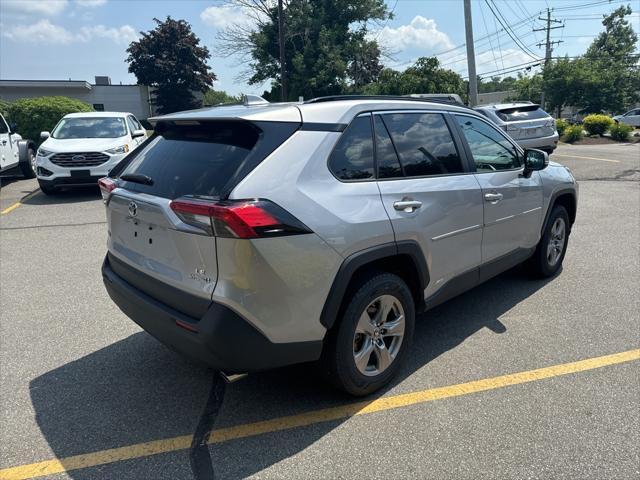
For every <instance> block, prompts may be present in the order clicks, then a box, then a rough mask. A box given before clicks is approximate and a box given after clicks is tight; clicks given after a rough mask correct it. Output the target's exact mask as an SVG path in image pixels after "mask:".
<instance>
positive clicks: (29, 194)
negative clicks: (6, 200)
mask: <svg viewBox="0 0 640 480" xmlns="http://www.w3.org/2000/svg"><path fill="white" fill-rule="evenodd" d="M39 191H40V189H39V188H38V189H36V190H34V191H33V192H31V193H28V194H26V195H25V196H24V197H22V198H21V199H20V200H18V201H17V202H16V203H14V204H13V205H10V206H8V207H7V208H5V209H4V210H2V211H1V212H0V215H6V214H7V213H10V212H13V211H14V210H15V209H16V208H18V207H19V206H20V205H22V202H26V201H27V200H29V199H30V198H31V197H33V196H34V195H35V194H36V193H38V192H39Z"/></svg>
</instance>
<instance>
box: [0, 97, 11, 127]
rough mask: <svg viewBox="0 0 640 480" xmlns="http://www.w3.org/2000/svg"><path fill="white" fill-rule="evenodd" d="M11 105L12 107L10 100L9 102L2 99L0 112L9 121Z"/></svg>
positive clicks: (0, 100)
mask: <svg viewBox="0 0 640 480" xmlns="http://www.w3.org/2000/svg"><path fill="white" fill-rule="evenodd" d="M10 107H11V104H10V103H9V102H7V101H6V100H2V99H0V113H1V114H2V116H3V117H4V118H5V119H6V120H7V122H9V108H10Z"/></svg>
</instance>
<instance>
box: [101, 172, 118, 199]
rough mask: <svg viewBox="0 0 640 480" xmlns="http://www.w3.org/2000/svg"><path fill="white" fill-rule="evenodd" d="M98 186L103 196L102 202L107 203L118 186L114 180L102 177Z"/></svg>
mask: <svg viewBox="0 0 640 480" xmlns="http://www.w3.org/2000/svg"><path fill="white" fill-rule="evenodd" d="M98 186H99V187H100V193H101V194H102V200H104V201H105V202H106V201H107V199H108V198H109V195H110V194H111V192H112V191H113V190H115V188H116V187H117V186H118V184H117V183H116V181H115V180H114V179H113V178H109V177H102V178H101V179H100V180H98Z"/></svg>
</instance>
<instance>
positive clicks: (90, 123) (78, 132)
mask: <svg viewBox="0 0 640 480" xmlns="http://www.w3.org/2000/svg"><path fill="white" fill-rule="evenodd" d="M126 134H127V127H126V126H125V124H124V118H121V117H86V118H78V117H75V118H63V119H62V120H60V123H58V125H57V126H56V128H55V130H54V131H53V133H51V136H52V137H53V138H59V139H70V138H118V137H124V136H125V135H126Z"/></svg>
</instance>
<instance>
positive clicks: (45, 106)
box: [9, 97, 93, 144]
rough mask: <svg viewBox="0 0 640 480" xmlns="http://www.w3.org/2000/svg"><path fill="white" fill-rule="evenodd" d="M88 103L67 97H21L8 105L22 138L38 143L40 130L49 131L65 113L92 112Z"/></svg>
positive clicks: (12, 119) (10, 114)
mask: <svg viewBox="0 0 640 480" xmlns="http://www.w3.org/2000/svg"><path fill="white" fill-rule="evenodd" d="M92 111H93V108H92V107H91V105H89V104H88V103H84V102H81V101H79V100H74V99H73V98H68V97H38V98H21V99H19V100H16V101H15V102H13V103H11V104H10V105H9V116H10V117H11V121H12V122H15V123H16V131H17V132H18V133H20V135H22V136H23V137H24V138H29V139H31V140H33V141H34V142H36V143H37V144H39V143H40V132H42V131H45V130H46V131H51V130H52V129H53V127H55V126H56V123H58V121H59V120H60V119H61V118H62V117H63V116H65V115H66V114H67V113H74V112H92Z"/></svg>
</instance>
